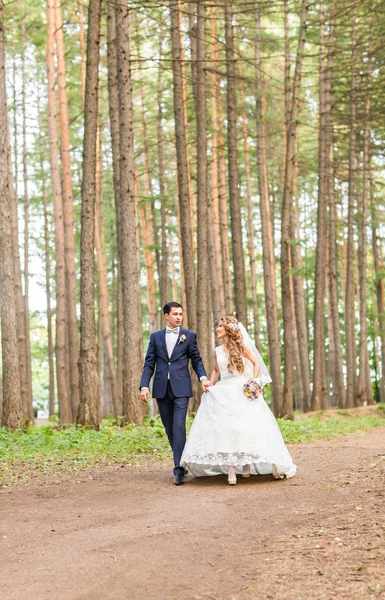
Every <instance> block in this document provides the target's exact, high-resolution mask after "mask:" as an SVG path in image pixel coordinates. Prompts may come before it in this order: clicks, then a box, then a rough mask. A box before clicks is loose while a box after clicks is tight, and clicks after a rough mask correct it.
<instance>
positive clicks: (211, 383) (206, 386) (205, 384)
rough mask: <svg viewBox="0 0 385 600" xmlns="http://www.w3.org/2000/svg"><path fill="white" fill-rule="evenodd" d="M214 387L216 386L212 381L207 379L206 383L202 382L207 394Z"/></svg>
mask: <svg viewBox="0 0 385 600" xmlns="http://www.w3.org/2000/svg"><path fill="white" fill-rule="evenodd" d="M212 385H214V384H213V382H212V381H210V379H206V381H202V390H203V391H204V392H205V393H206V392H207V390H208V389H209V387H211V386H212Z"/></svg>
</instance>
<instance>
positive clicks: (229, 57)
mask: <svg viewBox="0 0 385 600" xmlns="http://www.w3.org/2000/svg"><path fill="white" fill-rule="evenodd" d="M225 33H226V74H227V132H228V133H227V146H228V160H229V191H230V217H231V239H232V250H233V265H234V284H235V285H234V287H235V310H236V314H237V319H238V320H239V321H242V322H243V324H244V325H245V327H246V326H247V293H246V276H245V263H244V260H243V240H242V217H241V203H240V198H239V171H238V158H237V157H238V148H237V101H236V85H235V82H236V70H235V56H234V33H233V6H232V0H226V3H225Z"/></svg>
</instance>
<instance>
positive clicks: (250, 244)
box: [238, 61, 261, 351]
mask: <svg viewBox="0 0 385 600" xmlns="http://www.w3.org/2000/svg"><path fill="white" fill-rule="evenodd" d="M238 70H239V71H238V72H239V81H240V83H239V92H240V100H241V105H242V135H243V155H244V160H245V165H244V167H245V179H246V200H247V249H248V253H249V264H250V287H251V290H250V291H251V302H252V307H253V326H254V341H255V345H256V347H257V348H258V350H259V351H260V350H261V344H260V339H259V335H260V333H259V316H258V295H257V256H256V254H257V253H256V248H255V231H254V215H253V198H252V193H251V173H250V153H249V142H248V131H247V117H246V104H245V91H244V88H243V73H242V66H241V62H240V61H239V64H238Z"/></svg>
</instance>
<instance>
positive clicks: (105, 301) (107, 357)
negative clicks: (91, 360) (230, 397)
mask: <svg viewBox="0 0 385 600" xmlns="http://www.w3.org/2000/svg"><path fill="white" fill-rule="evenodd" d="M99 139H100V141H99V144H98V146H97V165H98V166H97V168H96V175H97V181H96V189H97V203H96V211H95V248H96V257H97V266H98V278H99V305H100V313H99V317H100V320H101V331H102V340H103V367H107V373H108V378H109V392H110V393H111V398H112V404H113V410H114V416H115V417H117V416H118V415H119V401H118V389H117V381H116V371H115V363H114V351H113V347H112V334H111V322H110V311H109V298H108V296H109V295H108V282H107V261H106V251H105V241H104V218H103V186H102V179H101V178H102V163H101V159H102V157H101V146H102V144H101V132H100V133H99Z"/></svg>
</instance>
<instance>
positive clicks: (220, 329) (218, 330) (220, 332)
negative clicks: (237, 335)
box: [216, 323, 227, 340]
mask: <svg viewBox="0 0 385 600" xmlns="http://www.w3.org/2000/svg"><path fill="white" fill-rule="evenodd" d="M216 334H217V338H218V340H223V339H224V338H225V337H226V335H227V334H226V329H225V326H224V325H223V324H222V323H219V325H218V327H217V328H216Z"/></svg>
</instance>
